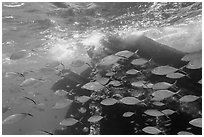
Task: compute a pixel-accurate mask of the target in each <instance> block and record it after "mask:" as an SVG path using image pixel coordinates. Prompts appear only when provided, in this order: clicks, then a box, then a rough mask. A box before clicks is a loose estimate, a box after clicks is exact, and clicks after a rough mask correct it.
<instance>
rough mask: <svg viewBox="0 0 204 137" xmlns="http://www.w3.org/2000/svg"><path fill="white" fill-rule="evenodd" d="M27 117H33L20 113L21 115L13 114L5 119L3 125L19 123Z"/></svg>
mask: <svg viewBox="0 0 204 137" xmlns="http://www.w3.org/2000/svg"><path fill="white" fill-rule="evenodd" d="M27 116H30V117H33V115H32V114H30V113H19V114H13V115H10V116H8V117H7V118H5V119H4V120H3V122H2V124H3V125H10V124H14V123H17V122H19V121H21V120H23V119H25V118H26V117H27Z"/></svg>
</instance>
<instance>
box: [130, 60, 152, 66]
mask: <svg viewBox="0 0 204 137" xmlns="http://www.w3.org/2000/svg"><path fill="white" fill-rule="evenodd" d="M149 61H151V59H150V60H146V59H144V58H139V59H134V60H133V61H131V64H132V65H136V66H142V65H144V64H146V63H147V62H149Z"/></svg>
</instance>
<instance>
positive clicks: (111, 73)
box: [106, 72, 115, 76]
mask: <svg viewBox="0 0 204 137" xmlns="http://www.w3.org/2000/svg"><path fill="white" fill-rule="evenodd" d="M113 75H115V72H107V73H106V76H113Z"/></svg>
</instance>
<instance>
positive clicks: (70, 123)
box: [59, 118, 79, 127]
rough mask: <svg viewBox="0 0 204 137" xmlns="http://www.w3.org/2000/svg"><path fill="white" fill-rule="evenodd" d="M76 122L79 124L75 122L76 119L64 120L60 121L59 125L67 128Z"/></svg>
mask: <svg viewBox="0 0 204 137" xmlns="http://www.w3.org/2000/svg"><path fill="white" fill-rule="evenodd" d="M78 122H79V120H77V119H74V118H66V119H64V120H62V121H61V122H60V123H59V124H60V125H61V126H67V127H68V126H73V125H75V124H76V123H78Z"/></svg>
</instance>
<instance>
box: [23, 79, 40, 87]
mask: <svg viewBox="0 0 204 137" xmlns="http://www.w3.org/2000/svg"><path fill="white" fill-rule="evenodd" d="M39 81H40V80H38V79H35V78H28V79H25V80H24V81H23V82H22V83H21V84H20V86H21V87H29V86H33V85H35V84H37V83H38V82H39Z"/></svg>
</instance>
